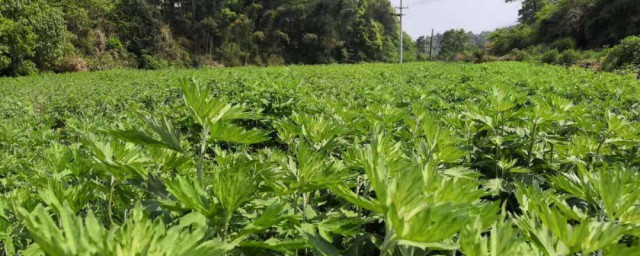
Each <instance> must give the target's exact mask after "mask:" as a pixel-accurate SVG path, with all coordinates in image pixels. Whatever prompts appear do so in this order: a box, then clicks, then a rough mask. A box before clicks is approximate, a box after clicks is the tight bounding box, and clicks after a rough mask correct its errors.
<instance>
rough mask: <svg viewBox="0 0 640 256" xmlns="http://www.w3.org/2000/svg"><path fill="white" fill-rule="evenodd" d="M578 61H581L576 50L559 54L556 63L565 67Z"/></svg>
mask: <svg viewBox="0 0 640 256" xmlns="http://www.w3.org/2000/svg"><path fill="white" fill-rule="evenodd" d="M580 59H581V56H580V53H578V52H577V51H576V50H573V49H570V50H566V51H564V52H562V54H560V58H559V59H558V63H559V64H562V65H565V66H572V65H575V64H576V63H578V61H579V60H580Z"/></svg>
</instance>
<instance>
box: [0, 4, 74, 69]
mask: <svg viewBox="0 0 640 256" xmlns="http://www.w3.org/2000/svg"><path fill="white" fill-rule="evenodd" d="M0 17H3V20H2V21H0V22H1V24H2V25H0V26H2V29H0V41H1V42H2V43H3V45H4V47H2V48H5V49H0V51H1V52H2V55H4V57H3V58H2V59H3V61H2V62H3V64H4V63H7V62H10V64H4V65H2V69H3V71H2V74H3V75H25V74H29V73H33V72H34V71H35V68H34V67H37V68H38V69H40V70H51V69H52V68H53V67H55V65H56V64H57V63H58V61H60V59H62V57H63V56H65V55H66V54H67V53H69V52H70V50H71V46H70V44H69V41H68V37H69V33H68V31H67V30H66V27H65V23H64V19H63V18H62V12H61V11H60V10H59V9H56V8H53V7H51V6H50V5H49V4H48V3H47V2H46V1H44V0H0ZM5 42H6V45H5V44H4V43H5ZM34 65H35V66H34Z"/></svg>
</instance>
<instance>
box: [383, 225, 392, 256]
mask: <svg viewBox="0 0 640 256" xmlns="http://www.w3.org/2000/svg"><path fill="white" fill-rule="evenodd" d="M393 234H394V231H393V228H388V229H387V231H386V232H385V235H384V243H382V248H380V256H384V255H386V254H387V251H389V249H390V248H391V247H392V244H393V241H392V240H391V237H392V236H393Z"/></svg>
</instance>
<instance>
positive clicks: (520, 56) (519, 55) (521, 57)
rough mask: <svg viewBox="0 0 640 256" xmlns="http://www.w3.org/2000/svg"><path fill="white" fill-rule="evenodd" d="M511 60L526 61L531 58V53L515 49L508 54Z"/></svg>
mask: <svg viewBox="0 0 640 256" xmlns="http://www.w3.org/2000/svg"><path fill="white" fill-rule="evenodd" d="M508 56H509V59H510V60H515V61H525V60H527V59H529V58H530V56H529V53H527V52H526V51H523V50H520V49H517V48H516V49H513V50H511V52H510V53H509V54H508Z"/></svg>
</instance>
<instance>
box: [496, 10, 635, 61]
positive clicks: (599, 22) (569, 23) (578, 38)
mask: <svg viewBox="0 0 640 256" xmlns="http://www.w3.org/2000/svg"><path fill="white" fill-rule="evenodd" d="M506 1H507V2H513V1H515V0H506ZM519 14H520V19H519V20H520V25H519V26H518V28H516V31H521V30H523V29H524V28H523V27H530V28H532V30H531V32H530V35H529V37H531V42H532V43H547V44H550V43H553V42H554V41H556V40H558V39H562V38H566V37H569V38H572V39H573V40H574V41H575V42H576V46H578V47H580V48H598V47H603V46H606V45H615V44H618V43H620V41H621V40H622V39H624V38H626V37H628V36H633V35H640V4H638V2H637V1H636V0H577V1H576V0H522V9H521V10H520V12H519ZM516 47H517V46H516ZM520 49H522V48H520Z"/></svg>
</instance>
